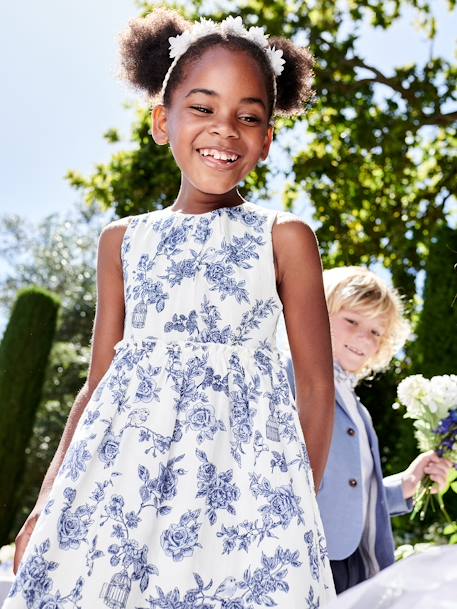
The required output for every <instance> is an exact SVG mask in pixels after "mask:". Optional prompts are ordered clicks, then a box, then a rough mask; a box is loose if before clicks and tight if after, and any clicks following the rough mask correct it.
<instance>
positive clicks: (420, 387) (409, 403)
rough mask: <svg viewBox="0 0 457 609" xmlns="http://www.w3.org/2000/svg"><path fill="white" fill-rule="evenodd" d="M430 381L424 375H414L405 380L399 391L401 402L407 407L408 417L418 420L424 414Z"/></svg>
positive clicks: (399, 386)
mask: <svg viewBox="0 0 457 609" xmlns="http://www.w3.org/2000/svg"><path fill="white" fill-rule="evenodd" d="M429 384H430V381H429V380H428V379H426V378H424V377H423V376H422V374H414V375H411V376H408V377H407V378H405V379H404V380H403V381H402V382H401V383H400V384H399V385H398V389H397V395H398V399H399V401H400V402H401V403H402V404H403V405H404V406H406V411H407V413H406V415H405V416H408V417H410V418H411V419H418V418H420V417H421V416H422V415H423V413H424V401H425V399H426V396H427V393H428V391H429Z"/></svg>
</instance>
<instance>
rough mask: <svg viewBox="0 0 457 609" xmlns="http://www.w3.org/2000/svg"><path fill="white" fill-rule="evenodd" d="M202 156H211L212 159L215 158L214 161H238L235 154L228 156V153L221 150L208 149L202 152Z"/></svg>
mask: <svg viewBox="0 0 457 609" xmlns="http://www.w3.org/2000/svg"><path fill="white" fill-rule="evenodd" d="M200 154H201V155H202V156H211V157H213V159H216V160H217V161H236V159H237V158H238V157H237V156H236V155H234V154H227V153H225V152H221V151H219V150H210V149H208V148H204V149H203V150H200Z"/></svg>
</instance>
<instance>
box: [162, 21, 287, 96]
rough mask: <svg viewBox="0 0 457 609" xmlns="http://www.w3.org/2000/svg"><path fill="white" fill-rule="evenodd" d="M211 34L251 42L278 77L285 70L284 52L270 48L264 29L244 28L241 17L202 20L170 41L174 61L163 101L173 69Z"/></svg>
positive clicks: (169, 72) (163, 86)
mask: <svg viewBox="0 0 457 609" xmlns="http://www.w3.org/2000/svg"><path fill="white" fill-rule="evenodd" d="M211 34H220V35H221V36H222V37H223V38H226V37H227V36H228V35H232V36H238V37H239V38H245V39H246V40H250V41H251V42H252V43H254V44H255V45H256V46H258V47H259V48H261V49H262V50H263V51H264V53H265V55H266V56H267V58H268V61H269V62H270V65H271V67H272V70H273V72H274V74H275V75H276V76H279V75H280V74H281V73H282V71H283V70H284V64H285V63H286V62H285V61H284V59H283V57H282V55H283V52H282V50H281V49H276V48H275V47H270V46H269V44H268V34H265V30H264V29H263V27H258V26H257V27H255V26H253V27H250V28H249V29H247V28H245V27H244V25H243V21H242V19H241V17H239V16H238V17H232V16H231V15H230V16H229V17H227V18H226V19H224V20H223V21H221V22H220V23H216V22H215V21H213V20H212V19H205V18H202V19H200V21H197V22H196V23H194V25H193V26H192V27H191V28H190V29H188V30H185V31H184V32H183V33H182V34H179V35H178V36H171V37H170V38H169V39H168V42H169V43H170V58H171V59H173V62H172V64H171V66H170V67H169V68H168V71H167V73H166V74H165V78H164V80H163V84H162V91H161V97H162V99H163V94H164V93H165V89H166V88H167V84H168V81H169V80H170V76H171V73H172V72H173V69H174V67H175V66H176V64H177V63H178V60H179V59H180V57H182V56H183V55H184V53H186V51H187V50H188V49H189V47H190V46H191V45H192V44H194V42H196V41H197V40H199V39H200V38H204V37H205V36H210V35H211Z"/></svg>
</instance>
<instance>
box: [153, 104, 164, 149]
mask: <svg viewBox="0 0 457 609" xmlns="http://www.w3.org/2000/svg"><path fill="white" fill-rule="evenodd" d="M152 137H153V138H154V142H155V143H156V144H158V145H159V146H163V145H165V144H168V123H167V109H166V108H165V106H163V105H162V104H160V105H159V106H155V108H154V109H153V111H152Z"/></svg>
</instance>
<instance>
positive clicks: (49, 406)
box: [0, 205, 110, 538]
mask: <svg viewBox="0 0 457 609" xmlns="http://www.w3.org/2000/svg"><path fill="white" fill-rule="evenodd" d="M109 216H110V214H106V213H101V212H100V210H99V208H98V207H97V206H91V207H87V206H86V205H82V206H77V207H76V208H75V209H74V210H72V211H70V212H69V213H68V214H65V215H62V214H53V215H52V216H49V217H47V218H45V219H44V220H42V221H41V222H40V223H38V224H37V225H35V224H33V223H30V222H28V221H27V220H26V219H24V218H21V217H19V216H4V217H2V218H1V219H0V243H1V244H2V245H1V246H0V260H2V261H3V263H4V265H5V266H6V273H5V275H4V277H2V279H1V280H0V305H1V307H2V309H3V310H4V311H6V310H7V309H8V308H11V306H12V302H13V300H14V297H15V295H16V293H17V291H18V290H20V289H22V288H23V287H25V286H28V285H30V284H32V283H41V284H42V285H44V286H45V287H47V288H48V289H50V290H53V292H54V293H57V294H58V296H59V297H60V299H61V302H62V306H61V311H60V316H59V325H58V328H57V330H56V335H55V342H54V345H53V348H52V350H51V354H50V356H49V361H48V366H47V369H46V374H45V381H44V386H43V391H42V399H41V403H40V405H39V407H38V410H37V415H36V419H35V423H34V428H33V434H32V437H31V439H30V443H29V445H28V447H27V450H26V463H25V468H24V475H23V479H22V482H21V483H20V484H18V489H17V497H16V504H17V509H16V510H15V515H14V517H15V520H14V522H13V524H12V527H11V532H10V537H11V538H14V536H15V533H17V531H18V530H19V528H20V527H21V525H22V523H23V521H24V519H25V518H26V516H27V515H28V513H29V512H30V510H31V509H32V507H33V505H34V503H35V501H36V497H37V495H38V491H39V489H40V486H41V482H42V480H43V477H44V475H45V473H46V470H47V468H48V466H49V462H50V460H51V459H52V457H53V455H54V453H55V451H56V448H57V445H58V442H59V439H60V436H61V434H62V431H63V428H64V425H65V421H66V419H67V416H68V412H69V410H70V408H71V406H72V404H73V401H74V398H75V395H76V394H77V392H78V391H79V389H80V388H81V386H82V385H83V383H84V381H85V377H86V374H87V367H88V363H89V355H90V348H89V343H90V337H91V333H92V324H93V318H94V312H95V263H96V249H97V239H98V234H99V233H100V230H101V227H102V226H103V224H106V223H107V222H108V220H109Z"/></svg>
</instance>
